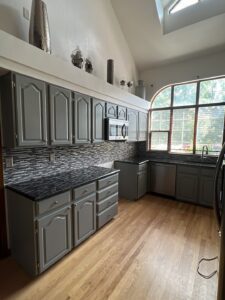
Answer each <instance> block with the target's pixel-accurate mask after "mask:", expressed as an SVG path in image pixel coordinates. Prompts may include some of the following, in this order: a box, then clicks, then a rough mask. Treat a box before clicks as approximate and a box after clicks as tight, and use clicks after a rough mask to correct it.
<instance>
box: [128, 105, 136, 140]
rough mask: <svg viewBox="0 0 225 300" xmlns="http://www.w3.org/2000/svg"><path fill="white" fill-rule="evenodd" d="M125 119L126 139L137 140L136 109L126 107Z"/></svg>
mask: <svg viewBox="0 0 225 300" xmlns="http://www.w3.org/2000/svg"><path fill="white" fill-rule="evenodd" d="M127 119H128V121H129V129H128V141H130V142H136V141H138V112H137V111H136V110H132V109H128V112H127Z"/></svg>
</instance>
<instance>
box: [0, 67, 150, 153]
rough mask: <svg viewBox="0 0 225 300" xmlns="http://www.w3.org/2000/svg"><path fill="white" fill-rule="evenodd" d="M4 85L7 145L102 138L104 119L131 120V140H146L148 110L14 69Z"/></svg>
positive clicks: (0, 84) (1, 81) (1, 80)
mask: <svg viewBox="0 0 225 300" xmlns="http://www.w3.org/2000/svg"><path fill="white" fill-rule="evenodd" d="M0 87H1V90H0V92H1V113H2V135H3V146H4V147H7V148H14V147H21V146H24V147H25V146H26V147H31V146H47V145H51V146H57V145H74V144H86V143H91V142H93V143H99V142H103V141H104V140H105V118H114V119H119V120H128V121H129V129H128V131H129V134H128V136H129V138H128V141H134V142H135V141H145V140H146V137H147V114H145V113H142V112H138V111H136V110H133V109H127V108H126V107H123V106H118V105H116V104H113V103H108V102H104V101H103V100H99V99H95V98H91V97H90V96H88V95H83V94H80V93H77V92H73V91H70V90H68V89H65V88H62V87H59V86H55V85H51V84H48V83H45V82H43V81H40V80H37V79H34V78H31V77H27V76H24V75H20V74H16V73H13V72H10V73H8V74H6V75H4V76H3V77H1V78H0Z"/></svg>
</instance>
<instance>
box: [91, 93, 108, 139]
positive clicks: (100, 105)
mask: <svg viewBox="0 0 225 300" xmlns="http://www.w3.org/2000/svg"><path fill="white" fill-rule="evenodd" d="M91 111H92V142H93V143H101V142H104V140H105V102H104V101H101V100H98V99H95V98H94V99H92V109H91Z"/></svg>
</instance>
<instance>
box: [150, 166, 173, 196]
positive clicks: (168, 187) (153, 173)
mask: <svg viewBox="0 0 225 300" xmlns="http://www.w3.org/2000/svg"><path fill="white" fill-rule="evenodd" d="M175 189H176V165H172V164H164V163H151V165H150V192H153V193H158V194H162V195H167V196H172V197H174V196H175Z"/></svg>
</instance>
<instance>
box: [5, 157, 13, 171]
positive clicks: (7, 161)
mask: <svg viewBox="0 0 225 300" xmlns="http://www.w3.org/2000/svg"><path fill="white" fill-rule="evenodd" d="M5 166H6V168H12V167H13V157H12V156H9V157H6V159H5Z"/></svg>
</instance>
